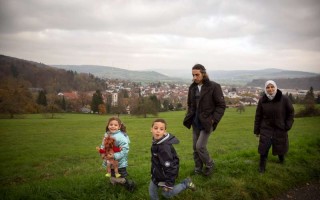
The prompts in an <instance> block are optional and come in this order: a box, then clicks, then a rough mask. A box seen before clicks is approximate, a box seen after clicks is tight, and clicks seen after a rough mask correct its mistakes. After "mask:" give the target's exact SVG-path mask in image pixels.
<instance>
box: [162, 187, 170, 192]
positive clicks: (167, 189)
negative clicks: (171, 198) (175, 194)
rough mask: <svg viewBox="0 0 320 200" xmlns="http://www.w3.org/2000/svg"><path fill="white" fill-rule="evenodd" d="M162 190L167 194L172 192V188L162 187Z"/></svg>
mask: <svg viewBox="0 0 320 200" xmlns="http://www.w3.org/2000/svg"><path fill="white" fill-rule="evenodd" d="M162 190H163V191H164V192H169V191H171V190H172V188H169V187H167V186H163V187H162Z"/></svg>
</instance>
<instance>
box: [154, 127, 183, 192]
mask: <svg viewBox="0 0 320 200" xmlns="http://www.w3.org/2000/svg"><path fill="white" fill-rule="evenodd" d="M178 143H179V140H178V139H177V138H176V137H175V136H173V135H171V134H170V133H167V135H165V136H164V137H163V138H161V139H160V140H153V142H152V146H151V176H152V178H151V179H152V182H153V183H154V184H156V185H159V182H164V183H165V187H168V188H173V186H174V184H175V179H176V178H177V177H178V174H179V158H178V155H177V153H176V150H175V149H174V147H173V145H172V144H178Z"/></svg>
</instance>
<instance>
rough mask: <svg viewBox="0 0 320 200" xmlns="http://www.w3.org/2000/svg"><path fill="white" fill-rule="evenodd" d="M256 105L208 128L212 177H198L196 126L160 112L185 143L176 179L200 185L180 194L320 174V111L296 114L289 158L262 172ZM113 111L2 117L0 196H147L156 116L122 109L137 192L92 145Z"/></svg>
mask: <svg viewBox="0 0 320 200" xmlns="http://www.w3.org/2000/svg"><path fill="white" fill-rule="evenodd" d="M254 112H255V107H247V108H246V111H245V112H244V113H242V114H239V113H238V112H236V110H235V109H232V108H229V109H227V110H226V113H225V116H224V117H223V119H222V121H221V123H220V124H219V126H218V128H217V130H216V131H215V132H214V134H212V135H211V137H210V141H209V144H208V148H209V152H210V153H211V155H212V157H213V158H214V160H215V162H216V168H215V170H214V174H213V175H212V176H210V177H202V176H194V175H192V171H193V158H192V134H191V130H188V129H186V128H185V127H183V126H182V120H183V117H184V113H185V112H184V111H181V112H167V113H160V114H159V117H161V118H164V119H166V120H167V122H168V131H169V132H171V133H173V134H174V135H176V136H177V137H178V138H179V140H180V144H178V145H175V148H176V150H177V152H178V154H179V157H180V163H181V165H180V174H179V178H178V180H177V181H178V182H179V181H181V180H183V179H184V178H185V177H187V176H189V177H191V178H192V179H193V180H194V182H195V184H196V185H197V191H195V192H192V191H184V192H183V193H181V194H180V195H179V196H178V197H176V198H175V199H184V200H186V199H269V198H271V197H274V196H277V195H279V194H281V193H282V192H284V191H286V190H287V189H290V188H292V187H294V186H297V185H299V184H302V183H305V182H307V181H311V180H319V175H320V157H319V150H320V148H319V147H320V117H312V118H297V119H295V123H294V126H293V129H292V130H291V131H290V132H289V140H290V147H289V153H288V155H287V160H286V163H285V164H284V165H279V164H277V163H276V161H277V157H274V156H271V155H270V156H269V160H268V163H267V171H266V173H265V174H264V175H260V174H259V173H258V161H259V155H258V153H257V145H258V139H257V138H256V137H255V136H254V134H253V120H254ZM108 117H110V116H105V115H104V116H99V115H90V114H64V115H56V118H54V119H44V118H43V117H42V115H26V116H25V118H24V119H1V120H0V135H1V140H0V144H1V145H0V186H1V189H0V199H149V196H148V184H149V181H150V146H151V133H150V126H151V122H152V121H153V120H154V119H155V118H154V117H148V118H137V117H132V116H120V118H121V119H122V120H123V122H124V123H125V124H126V126H127V130H128V134H129V136H130V140H131V144H130V152H129V167H128V172H129V174H130V178H131V179H133V180H134V181H135V182H136V185H137V188H136V190H135V191H134V192H133V193H130V192H128V191H126V190H125V188H124V187H121V186H119V185H117V186H112V185H111V184H110V183H109V180H108V179H107V178H105V177H104V174H105V171H104V170H103V169H102V168H101V159H100V157H99V155H98V154H97V152H96V150H95V147H96V146H97V145H99V144H100V143H101V139H102V136H103V134H104V130H105V125H106V120H107V119H108Z"/></svg>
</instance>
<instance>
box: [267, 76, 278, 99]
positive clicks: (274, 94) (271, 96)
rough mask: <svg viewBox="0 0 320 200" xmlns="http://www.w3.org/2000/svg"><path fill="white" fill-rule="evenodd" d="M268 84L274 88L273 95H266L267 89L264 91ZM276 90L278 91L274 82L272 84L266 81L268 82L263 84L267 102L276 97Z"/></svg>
mask: <svg viewBox="0 0 320 200" xmlns="http://www.w3.org/2000/svg"><path fill="white" fill-rule="evenodd" d="M269 84H272V85H273V86H274V88H275V91H274V93H273V94H271V95H270V94H268V92H267V89H266V88H267V86H268V85H269ZM277 90H278V87H277V84H276V82H274V81H273V80H268V81H267V82H266V83H265V84H264V93H265V94H266V95H267V97H268V99H269V100H272V99H273V98H274V97H275V96H276V94H277Z"/></svg>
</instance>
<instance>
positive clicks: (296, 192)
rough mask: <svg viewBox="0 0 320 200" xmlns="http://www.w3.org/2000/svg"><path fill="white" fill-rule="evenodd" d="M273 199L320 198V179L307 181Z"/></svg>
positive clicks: (319, 199)
mask: <svg viewBox="0 0 320 200" xmlns="http://www.w3.org/2000/svg"><path fill="white" fill-rule="evenodd" d="M271 200H320V181H318V182H311V183H306V184H305V185H302V186H300V187H297V188H294V189H291V190H289V191H287V192H286V193H285V194H283V195H281V196H279V197H276V198H273V199H271Z"/></svg>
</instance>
